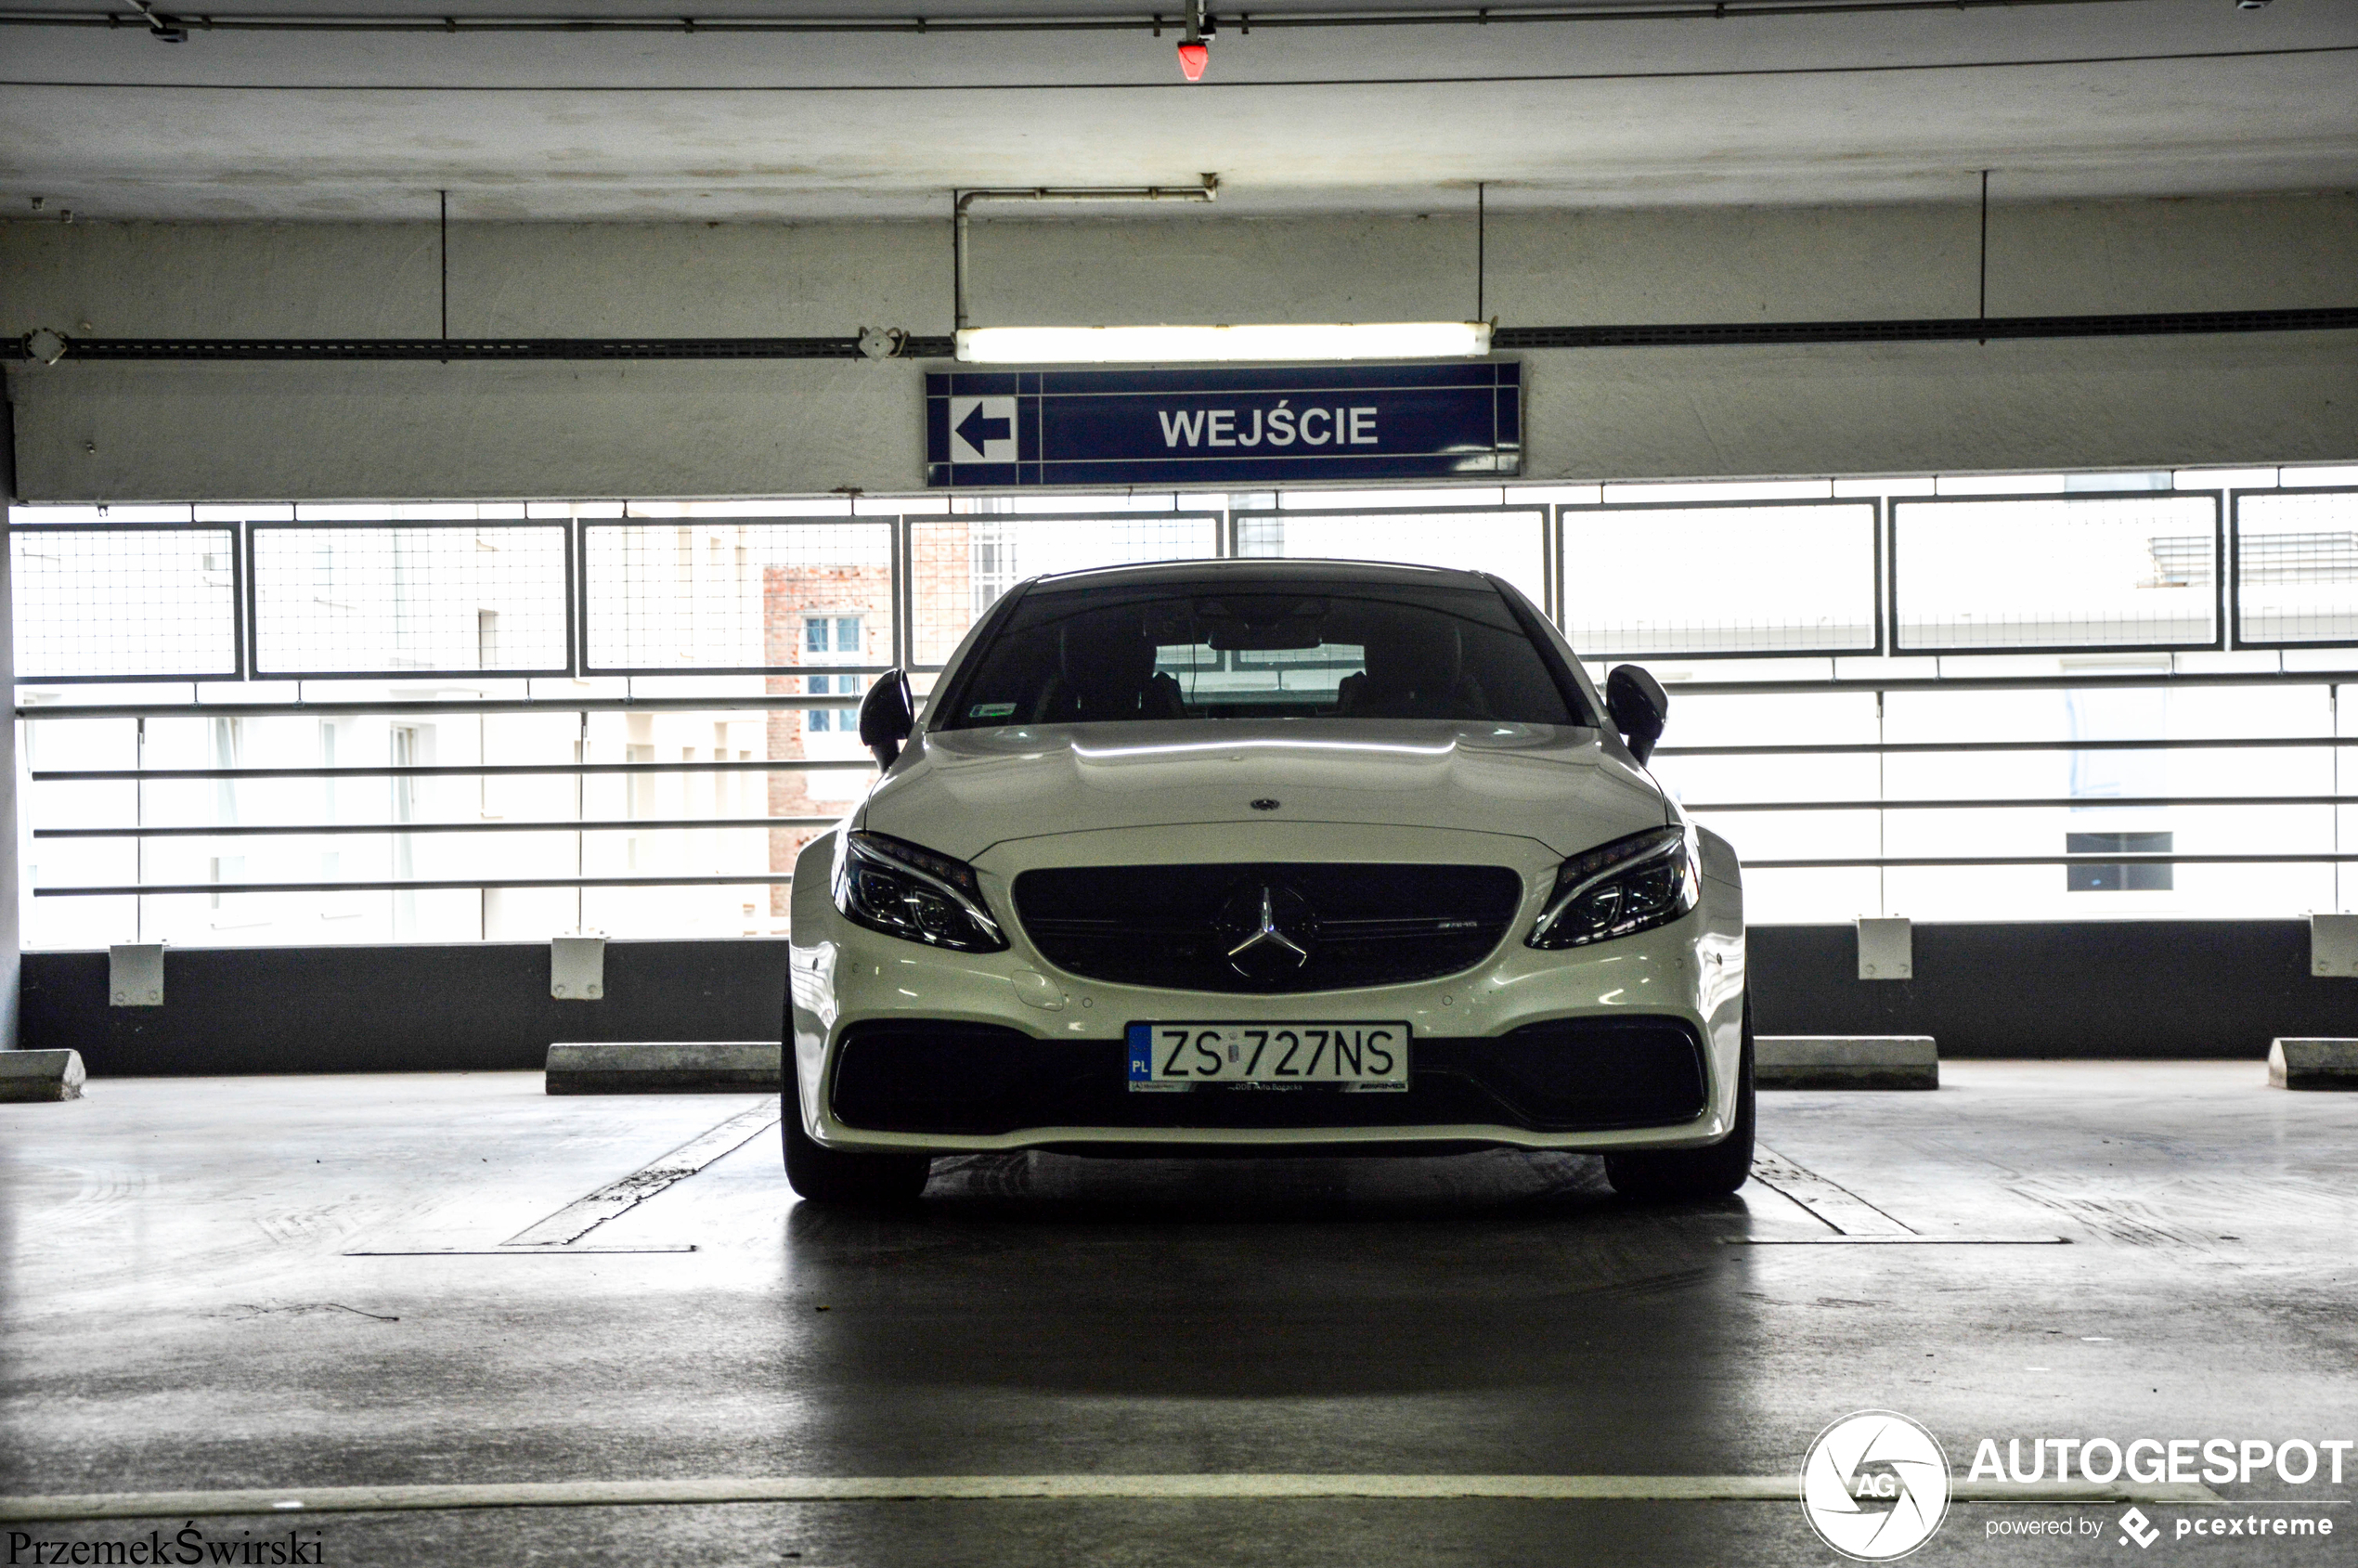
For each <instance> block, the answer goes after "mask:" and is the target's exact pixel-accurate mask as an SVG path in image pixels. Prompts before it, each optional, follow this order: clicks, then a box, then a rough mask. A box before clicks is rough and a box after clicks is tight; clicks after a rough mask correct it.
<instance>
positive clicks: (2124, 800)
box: [1680, 795, 2358, 811]
mask: <svg viewBox="0 0 2358 1568" xmlns="http://www.w3.org/2000/svg"><path fill="white" fill-rule="evenodd" d="M1680 804H1682V805H1684V806H1685V807H1686V808H1687V810H1690V811H1988V810H2076V811H2090V810H2110V809H2113V808H2116V807H2118V808H2119V809H2121V810H2131V809H2139V808H2144V807H2148V806H2358V795H2134V796H2128V795H2124V796H2111V795H2049V796H2036V797H2024V796H2011V797H1985V798H1983V799H1979V800H1970V799H1964V800H1688V801H1682V802H1680Z"/></svg>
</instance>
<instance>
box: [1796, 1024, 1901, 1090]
mask: <svg viewBox="0 0 2358 1568" xmlns="http://www.w3.org/2000/svg"><path fill="white" fill-rule="evenodd" d="M1753 1072H1754V1078H1755V1082H1756V1083H1757V1084H1758V1086H1759V1087H1761V1088H1763V1089H1937V1088H1939V1087H1940V1052H1939V1049H1938V1047H1937V1045H1935V1044H1934V1043H1933V1038H1932V1036H1930V1035H1928V1034H1781V1035H1780V1034H1766V1035H1761V1036H1759V1037H1758V1038H1756V1040H1754V1042H1753Z"/></svg>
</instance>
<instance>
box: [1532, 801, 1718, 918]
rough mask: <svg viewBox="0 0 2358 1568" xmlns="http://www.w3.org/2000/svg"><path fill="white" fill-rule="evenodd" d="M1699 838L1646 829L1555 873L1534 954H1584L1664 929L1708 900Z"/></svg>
mask: <svg viewBox="0 0 2358 1568" xmlns="http://www.w3.org/2000/svg"><path fill="white" fill-rule="evenodd" d="M1696 862H1697V856H1696V852H1695V837H1694V830H1693V829H1692V828H1689V827H1657V828H1649V829H1648V830H1647V831H1645V832H1644V833H1633V834H1631V835H1630V836H1628V837H1626V838H1616V839H1614V840H1613V842H1612V843H1610V844H1600V845H1599V846H1598V847H1597V848H1596V849H1590V850H1587V851H1586V852H1584V853H1582V854H1577V855H1574V856H1573V857H1572V859H1570V860H1568V861H1566V862H1564V863H1563V864H1562V865H1561V866H1559V867H1558V868H1557V870H1556V888H1555V891H1554V892H1553V893H1551V894H1549V895H1548V907H1547V909H1546V911H1545V912H1544V913H1542V914H1540V916H1539V923H1538V924H1537V925H1535V926H1534V927H1532V928H1531V936H1530V938H1529V941H1530V944H1531V945H1532V946H1533V947H1547V948H1561V947H1583V946H1586V945H1587V944H1588V943H1589V942H1601V941H1608V940H1612V939H1613V938H1614V937H1626V936H1628V935H1629V934H1630V933H1631V932H1633V931H1644V930H1650V929H1652V927H1656V926H1666V925H1668V924H1669V923H1670V922H1671V921H1673V920H1676V919H1678V917H1679V916H1680V915H1682V914H1686V913H1687V912H1688V911H1689V910H1691V909H1693V908H1694V907H1695V905H1696V904H1697V903H1699V902H1701V901H1702V900H1703V886H1702V883H1701V882H1700V881H1699V879H1698V872H1697V863H1696Z"/></svg>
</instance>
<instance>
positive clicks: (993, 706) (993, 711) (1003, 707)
mask: <svg viewBox="0 0 2358 1568" xmlns="http://www.w3.org/2000/svg"><path fill="white" fill-rule="evenodd" d="M1015 710H1016V705H1015V704H1013V703H977V704H975V705H974V706H972V707H970V708H968V709H966V717H967V718H969V719H1004V718H1006V717H1007V716H1008V715H1009V714H1011V713H1013V712H1015Z"/></svg>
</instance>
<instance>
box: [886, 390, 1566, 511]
mask: <svg viewBox="0 0 2358 1568" xmlns="http://www.w3.org/2000/svg"><path fill="white" fill-rule="evenodd" d="M1521 470H1522V366H1521V365H1520V364H1517V363H1514V362H1512V361H1498V360H1480V361H1473V362H1462V363H1461V362H1452V363H1447V364H1433V363H1430V362H1428V363H1423V364H1414V365H1326V366H1311V367H1302V368H1293V369H1282V368H1265V367H1260V366H1254V367H1251V368H1235V367H1218V368H1206V369H1192V370H1127V369H1124V370H971V371H970V370H950V371H943V372H940V373H938V374H932V375H928V376H926V484H927V485H930V486H950V485H957V486H1026V485H1121V486H1131V485H1170V486H1224V487H1232V488H1253V489H1260V488H1265V487H1267V486H1272V485H1277V484H1289V483H1292V484H1298V483H1301V482H1302V481H1305V480H1339V479H1451V478H1461V477H1462V478H1471V477H1473V476H1476V475H1481V476H1483V477H1489V478H1498V477H1504V476H1507V475H1511V474H1514V473H1519V472H1521Z"/></svg>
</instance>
